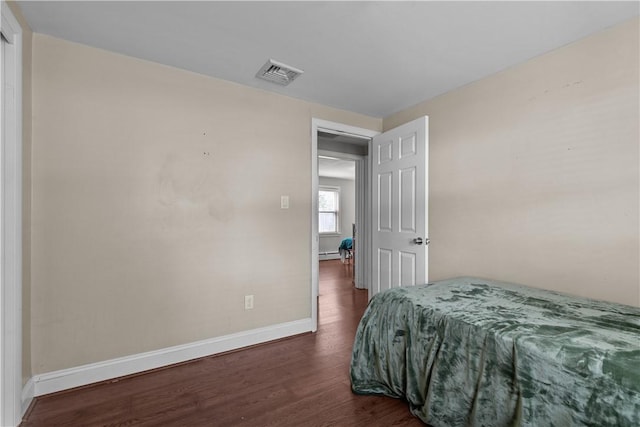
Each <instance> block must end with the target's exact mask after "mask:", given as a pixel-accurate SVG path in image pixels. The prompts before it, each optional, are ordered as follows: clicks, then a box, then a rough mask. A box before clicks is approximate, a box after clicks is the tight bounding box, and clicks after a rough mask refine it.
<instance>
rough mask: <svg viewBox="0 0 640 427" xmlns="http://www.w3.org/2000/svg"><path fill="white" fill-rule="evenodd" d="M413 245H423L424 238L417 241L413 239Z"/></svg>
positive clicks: (418, 238)
mask: <svg viewBox="0 0 640 427" xmlns="http://www.w3.org/2000/svg"><path fill="white" fill-rule="evenodd" d="M413 243H415V244H416V245H421V244H422V237H416V238H415V239H413Z"/></svg>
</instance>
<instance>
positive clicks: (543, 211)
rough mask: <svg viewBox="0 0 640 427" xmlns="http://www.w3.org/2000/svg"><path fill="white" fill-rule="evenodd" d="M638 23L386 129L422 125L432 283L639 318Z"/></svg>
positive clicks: (449, 97) (455, 95)
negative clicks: (514, 286)
mask: <svg viewBox="0 0 640 427" xmlns="http://www.w3.org/2000/svg"><path fill="white" fill-rule="evenodd" d="M638 22H639V21H638V19H634V20H632V21H629V22H627V23H624V24H622V25H619V26H617V27H615V28H612V29H609V30H606V31H604V32H601V33H599V34H596V35H593V36H591V37H589V38H586V39H583V40H581V41H579V42H577V43H573V44H571V45H568V46H565V47H563V48H561V49H558V50H556V51H554V52H551V53H549V54H546V55H544V56H541V57H538V58H536V59H534V60H531V61H529V62H527V63H525V64H522V65H520V66H516V67H514V68H511V69H508V70H506V71H504V72H501V73H499V74H496V75H493V76H491V77H488V78H486V79H483V80H481V81H477V82H475V83H473V84H470V85H468V86H465V87H463V88H460V89H458V90H455V91H452V92H449V93H447V94H445V95H442V96H440V97H438V98H435V99H433V100H431V101H427V102H424V103H422V104H420V105H417V106H415V107H413V108H410V109H408V110H406V111H402V112H400V113H398V114H395V115H393V116H391V117H388V118H385V119H384V128H385V129H390V128H393V127H395V126H397V125H399V124H401V123H404V122H406V121H409V120H411V119H413V118H416V117H418V116H421V115H428V116H429V117H430V120H429V123H430V161H429V167H430V170H429V177H430V206H429V214H430V216H429V229H430V237H431V242H432V243H431V245H430V246H429V248H430V249H429V251H430V259H429V271H430V275H431V277H430V279H432V280H436V279H442V278H445V277H451V276H458V275H477V276H482V277H489V278H495V279H502V280H506V281H514V282H519V283H522V284H527V285H532V286H537V287H542V288H548V289H555V290H558V291H564V292H569V293H572V294H577V295H583V296H587V297H593V298H601V299H605V300H611V301H616V302H621V303H626V304H632V305H640V278H639V270H640V265H639V262H640V261H639V259H640V253H639V245H640V240H639V230H638V226H639V214H638V205H639V194H640V187H639V185H638V179H639V166H638V164H639V150H638V146H639V130H638V122H639V119H638V117H639V113H640V112H639V107H638V104H639V101H638V93H639V92H638V91H639V87H638V85H639V81H640V78H639V71H638V64H639V58H638V52H639V41H638V40H639V37H638Z"/></svg>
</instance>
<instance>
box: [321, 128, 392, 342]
mask: <svg viewBox="0 0 640 427" xmlns="http://www.w3.org/2000/svg"><path fill="white" fill-rule="evenodd" d="M319 130H326V131H329V132H333V133H344V134H350V135H354V136H359V137H363V138H373V137H374V136H376V135H377V134H379V133H380V132H378V131H374V130H371V129H365V128H360V127H357V126H350V125H346V124H344V123H338V122H331V121H328V120H323V119H319V118H316V117H312V118H311V324H312V326H311V327H312V332H316V331H317V330H318V295H319V289H318V288H319V286H318V282H319V261H318V245H319V241H320V236H319V234H318V196H317V194H318V186H319V184H318V131H319ZM369 147H371V142H369ZM369 157H370V156H369ZM366 179H369V177H366ZM365 197H366V195H365ZM363 203H364V202H363ZM365 210H366V209H365ZM365 228H366V239H367V241H368V242H369V241H370V236H369V233H370V231H369V230H368V228H369V227H365ZM360 232H362V230H361V231H360ZM369 263H370V260H369V259H368V251H366V248H365V257H364V259H363V263H362V264H363V268H364V270H363V271H364V272H365V277H364V278H365V282H366V271H367V267H368V266H369V265H370V264H369ZM366 283H368V282H366Z"/></svg>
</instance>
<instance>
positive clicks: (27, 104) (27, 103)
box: [7, 1, 33, 384]
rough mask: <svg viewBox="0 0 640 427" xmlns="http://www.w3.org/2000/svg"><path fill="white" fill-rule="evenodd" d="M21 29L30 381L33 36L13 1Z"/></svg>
mask: <svg viewBox="0 0 640 427" xmlns="http://www.w3.org/2000/svg"><path fill="white" fill-rule="evenodd" d="M7 4H8V5H9V8H11V12H13V15H14V16H15V18H16V19H17V20H18V22H19V23H20V26H21V27H22V381H23V384H26V382H27V381H28V380H29V378H31V44H32V39H33V33H32V31H31V28H29V25H28V24H27V21H26V20H25V19H24V17H23V16H22V12H21V10H20V8H19V7H18V6H17V5H16V4H15V2H13V1H8V2H7Z"/></svg>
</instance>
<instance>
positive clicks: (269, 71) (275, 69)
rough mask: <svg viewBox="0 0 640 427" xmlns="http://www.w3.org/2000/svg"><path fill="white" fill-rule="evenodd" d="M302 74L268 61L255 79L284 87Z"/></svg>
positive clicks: (284, 65)
mask: <svg viewBox="0 0 640 427" xmlns="http://www.w3.org/2000/svg"><path fill="white" fill-rule="evenodd" d="M302 73H304V71H302V70H298V69H297V68H293V67H291V66H289V65H286V64H283V63H282V62H278V61H274V60H273V59H270V60H268V61H267V63H266V64H264V65H263V66H262V68H260V71H258V74H256V77H257V78H259V79H263V80H266V81H268V82H272V83H276V84H279V85H282V86H286V85H288V84H289V83H291V82H292V81H294V80H295V79H296V77H298V76H299V75H300V74H302Z"/></svg>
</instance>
